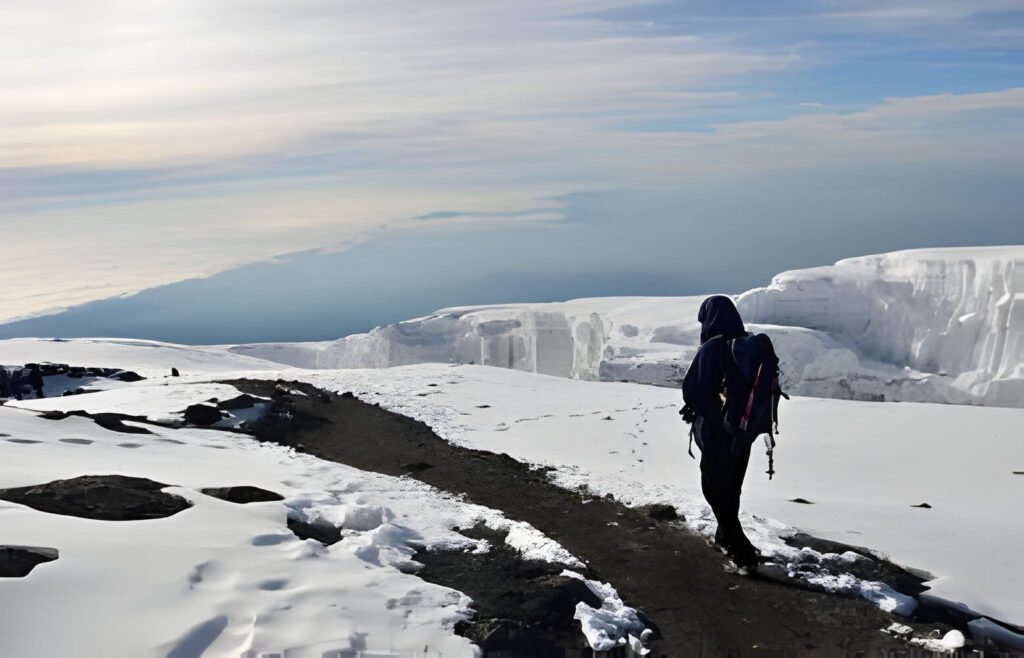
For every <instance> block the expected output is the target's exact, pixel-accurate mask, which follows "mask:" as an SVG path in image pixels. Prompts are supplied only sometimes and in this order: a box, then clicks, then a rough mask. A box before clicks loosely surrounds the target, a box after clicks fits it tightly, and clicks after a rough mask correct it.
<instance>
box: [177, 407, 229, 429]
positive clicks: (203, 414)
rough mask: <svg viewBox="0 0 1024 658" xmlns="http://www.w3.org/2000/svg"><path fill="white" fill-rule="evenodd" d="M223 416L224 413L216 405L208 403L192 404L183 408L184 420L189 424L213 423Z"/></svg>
mask: <svg viewBox="0 0 1024 658" xmlns="http://www.w3.org/2000/svg"><path fill="white" fill-rule="evenodd" d="M223 418H224V415H223V414H222V413H221V412H220V410H219V409H217V407H211V406H210V405H208V404H193V405H190V406H189V407H188V408H187V409H185V422H186V423H188V424H189V425H203V426H205V425H213V424H214V423H217V422H220V421H221V420H222V419H223Z"/></svg>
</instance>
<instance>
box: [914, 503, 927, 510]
mask: <svg viewBox="0 0 1024 658" xmlns="http://www.w3.org/2000/svg"><path fill="white" fill-rule="evenodd" d="M911 507H918V508H920V509H931V508H932V506H931V505H929V504H928V503H921V504H920V505H911Z"/></svg>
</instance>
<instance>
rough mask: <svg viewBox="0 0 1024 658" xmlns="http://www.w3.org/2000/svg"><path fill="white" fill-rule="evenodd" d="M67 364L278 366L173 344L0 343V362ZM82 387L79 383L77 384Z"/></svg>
mask: <svg viewBox="0 0 1024 658" xmlns="http://www.w3.org/2000/svg"><path fill="white" fill-rule="evenodd" d="M33 362H51V363H67V364H70V365H73V366H85V367H93V366H98V367H104V368H122V369H125V370H134V371H135V372H137V373H139V374H140V375H142V376H143V377H157V376H165V375H169V374H170V372H171V368H177V369H178V370H179V371H180V372H181V374H182V375H187V374H189V373H190V372H201V373H204V374H207V373H211V372H232V371H238V370H274V369H275V368H279V367H280V366H278V365H276V364H273V363H269V362H267V361H263V360H260V359H255V358H252V357H248V356H244V355H239V354H232V353H231V352H227V351H225V350H223V349H220V348H217V347H199V346H193V345H175V344H173V343H161V342H157V341H152V340H133V339H125V338H60V339H50V338H12V339H8V340H0V363H3V364H18V365H21V364H25V363H33ZM79 386H81V383H80V384H79Z"/></svg>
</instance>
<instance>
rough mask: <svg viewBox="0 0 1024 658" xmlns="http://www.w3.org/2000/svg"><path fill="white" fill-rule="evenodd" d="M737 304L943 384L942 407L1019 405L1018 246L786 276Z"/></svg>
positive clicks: (1021, 292) (1022, 377)
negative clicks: (949, 404)
mask: <svg viewBox="0 0 1024 658" xmlns="http://www.w3.org/2000/svg"><path fill="white" fill-rule="evenodd" d="M739 307H740V311H741V313H742V314H743V315H744V317H745V318H747V319H748V320H750V321H754V322H763V323H772V324H780V325H797V326H803V327H808V328H811V329H815V330H818V331H821V332H824V333H826V334H828V335H830V336H832V337H833V338H835V339H837V340H838V341H840V342H842V343H845V344H847V345H850V346H852V347H854V348H855V349H856V351H857V352H859V353H860V354H861V355H862V356H864V357H866V358H868V359H872V360H874V361H877V362H881V363H885V364H890V365H894V366H906V367H908V368H910V369H912V370H914V371H917V372H918V373H920V374H919V375H917V377H918V378H923V379H925V380H927V381H929V382H931V384H932V385H937V383H938V380H939V379H945V380H947V382H946V385H945V386H943V387H942V388H943V389H944V395H945V399H943V400H941V401H966V402H974V403H979V404H991V405H1000V406H1024V247H988V248H970V249H966V248H965V249H938V250H915V251H903V252H894V253H889V254H881V255H876V256H864V257H860V258H851V259H848V260H843V261H839V262H838V263H836V264H835V265H833V266H830V267H819V268H813V269H807V270H795V271H792V272H784V273H782V274H779V275H777V276H776V277H775V278H774V279H773V280H772V282H771V284H770V285H768V286H767V287H765V288H758V289H755V290H751V291H749V292H747V293H744V294H743V295H741V296H740V298H739ZM950 398H951V399H950Z"/></svg>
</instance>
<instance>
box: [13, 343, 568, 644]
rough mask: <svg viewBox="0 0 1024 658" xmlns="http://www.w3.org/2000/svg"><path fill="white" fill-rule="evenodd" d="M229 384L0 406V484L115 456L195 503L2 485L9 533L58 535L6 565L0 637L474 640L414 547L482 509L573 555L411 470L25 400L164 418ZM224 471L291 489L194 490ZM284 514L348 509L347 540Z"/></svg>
mask: <svg viewBox="0 0 1024 658" xmlns="http://www.w3.org/2000/svg"><path fill="white" fill-rule="evenodd" d="M110 348H111V349H112V350H113V351H116V350H117V349H120V347H119V346H116V345H111V346H110ZM174 356H176V357H177V356H180V355H174ZM264 374H265V375H269V374H271V373H264ZM190 389H191V393H189V390H190ZM237 394H238V391H237V390H234V389H232V388H231V387H227V386H224V385H217V384H202V383H199V384H189V383H183V382H181V381H180V380H176V381H174V383H173V384H172V383H167V382H159V381H154V380H148V381H145V382H139V383H137V384H131V385H125V386H122V387H119V388H117V389H114V390H108V391H102V392H98V393H92V394H88V395H80V396H74V398H54V399H44V400H33V401H25V402H22V403H17V404H18V406H19V407H20V408H15V407H13V406H12V404H13V403H12V404H8V405H4V406H0V430H2V432H3V434H4V435H6V436H3V437H0V439H2V441H0V450H2V451H3V459H2V460H0V487H16V486H26V485H31V484H40V483H44V482H49V481H52V480H54V479H62V478H71V477H76V476H78V475H84V474H105V473H121V474H126V475H132V476H137V477H148V478H151V479H154V480H157V481H161V482H166V483H169V484H171V485H172V486H171V487H170V488H169V489H168V491H169V492H172V493H176V494H178V495H181V496H183V497H185V498H187V499H188V500H190V501H191V502H192V503H194V506H193V507H192V508H190V509H188V510H186V511H184V512H181V513H179V514H177V515H174V516H171V517H168V518H166V519H159V520H150V521H136V522H103V521H92V520H87V519H79V518H73V517H66V516H59V515H53V514H46V513H42V512H38V511H35V510H32V509H29V508H26V507H23V506H21V505H16V504H12V503H6V502H0V523H2V524H3V527H4V541H5V543H10V544H19V545H37V546H45V547H54V548H57V549H58V550H59V552H60V557H59V559H58V560H57V561H55V562H52V563H49V564H45V565H42V566H41V567H37V568H36V570H34V571H33V572H32V573H31V574H30V575H29V576H28V577H27V578H24V579H7V580H4V581H3V582H0V601H4V603H2V605H3V608H4V611H5V612H4V615H2V616H0V637H3V638H4V639H3V642H2V645H3V650H4V654H5V655H18V656H25V657H27V658H31V657H33V656H40V657H43V656H46V657H48V656H55V655H77V656H112V655H125V656H128V655H132V656H135V655H154V656H157V655H161V656H162V655H174V656H177V655H188V656H198V655H200V654H202V655H210V656H228V655H232V656H257V655H262V654H263V653H268V652H281V651H286V650H287V651H288V655H289V656H317V657H319V656H321V655H326V653H327V652H330V651H344V650H377V651H391V650H401V651H418V652H420V653H419V654H418V655H431V656H438V655H441V654H443V655H446V656H448V655H451V656H466V655H474V653H475V651H476V650H475V649H474V648H473V647H472V646H471V645H470V644H469V643H468V641H466V640H464V639H462V638H459V637H457V636H455V635H454V634H453V632H452V627H453V625H454V623H455V622H456V621H458V620H460V619H463V618H465V617H466V615H467V614H468V612H469V608H470V606H471V602H470V601H469V599H467V597H465V596H464V595H462V594H460V593H459V592H455V591H452V590H449V589H447V588H444V587H440V586H436V585H431V584H429V583H426V582H424V581H422V580H421V579H419V578H417V577H416V576H415V575H411V574H407V573H403V572H402V571H401V570H400V568H402V567H404V566H406V565H408V564H409V563H410V561H411V558H412V554H413V552H414V550H415V547H417V546H424V547H427V548H432V549H437V548H453V547H470V548H472V547H474V546H475V550H486V549H487V546H486V542H477V541H474V540H470V539H467V538H466V537H464V536H462V535H459V534H457V533H456V532H454V531H453V530H452V528H454V527H471V526H472V525H474V524H476V523H477V522H484V523H486V524H487V525H489V526H490V527H493V528H496V529H505V530H508V531H509V535H508V536H509V540H508V542H509V544H510V545H511V546H512V547H513V548H516V549H517V550H521V551H522V552H523V553H524V555H526V556H527V557H530V558H537V559H547V560H549V561H552V562H555V563H559V564H563V565H565V566H566V567H568V568H579V567H581V566H582V563H581V562H580V561H579V560H578V558H576V557H574V556H572V555H571V554H569V553H568V552H567V551H566V550H565V549H564V548H562V547H561V546H560V545H558V544H557V543H556V542H554V541H553V540H551V539H549V538H547V537H545V536H544V535H543V534H541V533H540V532H538V531H537V530H536V529H534V528H533V527H531V526H529V525H528V524H525V523H522V522H518V521H510V520H508V519H505V518H504V517H503V516H502V515H501V514H500V513H499V512H496V511H494V510H490V509H487V508H484V507H480V506H477V505H472V504H469V503H465V502H462V501H460V500H458V499H457V498H455V497H452V496H449V495H447V494H443V493H441V492H438V491H437V490H434V489H432V488H431V487H428V486H426V485H423V484H421V483H418V482H416V481H414V480H409V479H404V478H393V477H387V476H383V475H378V474H373V473H367V472H363V471H359V470H357V469H353V468H350V467H347V466H344V465H340V464H335V463H332V462H326V461H322V460H319V459H316V458H314V457H311V456H309V455H303V454H297V453H295V452H293V451H290V450H288V449H285V448H283V447H279V446H274V445H269V444H260V443H258V442H256V441H253V440H251V439H248V438H246V437H242V436H240V435H236V434H227V433H224V432H219V431H211V430H200V429H189V428H183V429H177V430H172V429H164V428H160V427H154V426H149V429H151V430H152V431H153V432H155V436H144V437H139V436H138V435H125V434H118V433H114V432H109V431H106V430H103V429H101V428H100V427H98V426H97V425H95V424H94V423H92V422H91V421H90V420H89V419H86V418H80V417H75V416H72V417H69V418H67V419H65V420H62V421H52V420H46V419H42V418H39V417H38V416H36V415H35V414H34V413H31V411H30V408H31V409H36V410H39V409H44V408H65V407H68V406H69V403H70V402H74V403H76V404H75V405H74V406H79V407H80V406H86V407H87V408H89V409H90V410H94V411H118V412H121V413H133V414H140V415H146V416H149V417H150V418H154V417H157V418H159V417H163V416H166V415H167V414H168V412H169V411H170V410H172V409H174V408H178V409H179V410H180V408H181V405H185V404H189V403H191V402H193V401H195V400H196V399H204V398H206V397H209V396H211V395H216V396H218V397H221V398H227V397H233V396H234V395H237ZM164 396H166V398H165V397H164ZM86 403H87V404H86ZM69 437H71V438H75V439H76V441H75V442H68V441H66V440H64V439H67V438H69ZM25 441H31V442H25ZM235 485H253V486H259V487H263V488H266V489H269V490H271V491H276V492H278V493H280V494H282V495H283V496H284V497H285V500H284V501H283V502H280V503H277V502H275V503H259V504H249V505H236V504H233V503H229V502H224V501H221V500H218V499H215V498H211V497H209V496H206V495H203V494H202V493H200V491H199V490H200V489H202V488H205V487H211V486H235ZM289 514H290V515H292V516H295V517H297V518H300V519H303V520H306V521H310V522H312V521H316V520H326V521H328V522H331V523H335V524H340V525H343V527H344V530H343V534H344V535H345V540H344V541H342V542H340V543H338V544H335V545H334V546H331V547H327V548H325V547H323V546H322V545H320V544H319V543H317V542H314V541H312V540H309V541H303V540H300V539H298V538H297V537H295V536H294V535H293V534H292V533H291V532H290V531H289V530H287V528H286V526H285V518H286V516H287V515H289ZM15 602H16V603H15ZM54 628H59V629H61V632H60V633H54V632H53V629H54ZM425 648H426V649H425ZM424 651H427V653H426V654H424V653H423V652H424Z"/></svg>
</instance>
